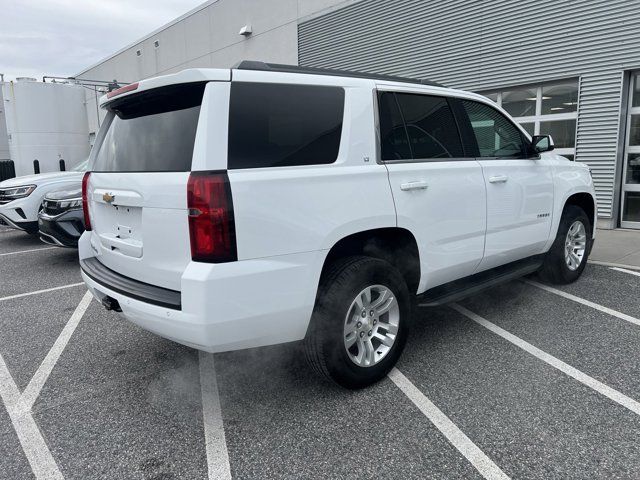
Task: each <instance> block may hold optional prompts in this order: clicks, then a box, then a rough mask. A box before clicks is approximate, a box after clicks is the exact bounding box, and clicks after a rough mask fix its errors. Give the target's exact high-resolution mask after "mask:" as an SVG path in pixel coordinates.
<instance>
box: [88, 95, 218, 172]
mask: <svg viewBox="0 0 640 480" xmlns="http://www.w3.org/2000/svg"><path fill="white" fill-rule="evenodd" d="M205 85H206V84H205V83H195V84H181V85H172V86H169V87H162V88H157V89H153V90H149V91H147V92H143V93H139V94H135V95H131V96H127V97H124V98H122V99H120V100H115V101H114V102H112V103H111V104H110V105H109V107H108V109H109V111H111V112H113V115H112V116H111V119H110V121H109V122H108V123H106V124H105V125H103V128H106V129H107V130H106V133H105V136H104V139H103V140H102V142H101V143H100V145H99V146H98V150H97V153H96V155H95V159H94V162H93V167H92V170H94V171H97V172H186V171H189V170H191V159H192V156H193V145H194V141H195V136H196V129H197V126H198V118H199V116H200V105H201V103H202V96H203V94H204V88H205Z"/></svg>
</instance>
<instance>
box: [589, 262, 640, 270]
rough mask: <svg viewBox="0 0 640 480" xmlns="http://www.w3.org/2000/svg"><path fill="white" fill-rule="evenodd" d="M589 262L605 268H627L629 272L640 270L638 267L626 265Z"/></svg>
mask: <svg viewBox="0 0 640 480" xmlns="http://www.w3.org/2000/svg"><path fill="white" fill-rule="evenodd" d="M588 262H589V263H593V264H594V265H600V266H603V267H620V268H626V269H629V270H640V267H636V266H634V265H625V264H624V263H612V262H600V261H598V260H588Z"/></svg>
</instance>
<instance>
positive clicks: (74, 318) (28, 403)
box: [22, 292, 93, 409]
mask: <svg viewBox="0 0 640 480" xmlns="http://www.w3.org/2000/svg"><path fill="white" fill-rule="evenodd" d="M92 299H93V295H92V294H91V292H87V293H85V294H84V297H82V300H80V303H79V304H78V306H77V307H76V309H75V311H74V312H73V314H72V315H71V318H69V321H68V322H67V324H66V325H65V326H64V328H63V329H62V332H61V333H60V335H59V336H58V339H57V340H56V342H55V343H54V344H53V347H51V350H49V353H47V356H46V357H45V358H44V360H43V361H42V363H41V364H40V366H39V367H38V370H36V373H35V375H34V376H33V377H32V378H31V380H30V381H29V384H28V385H27V387H26V388H25V389H24V391H23V392H22V401H23V403H24V405H25V407H26V408H28V409H31V407H33V404H34V403H36V400H37V398H38V395H40V391H41V390H42V387H43V386H44V384H45V382H46V381H47V379H48V378H49V375H50V374H51V371H52V370H53V367H54V366H55V365H56V363H57V362H58V359H59V358H60V355H61V354H62V351H63V350H64V349H65V347H66V346H67V343H69V339H70V338H71V335H73V332H74V331H75V329H76V327H77V326H78V323H80V320H82V317H83V316H84V313H85V312H86V311H87V308H89V304H90V303H91V300H92Z"/></svg>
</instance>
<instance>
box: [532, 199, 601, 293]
mask: <svg viewBox="0 0 640 480" xmlns="http://www.w3.org/2000/svg"><path fill="white" fill-rule="evenodd" d="M591 232H592V230H591V222H590V221H589V217H588V216H587V214H586V213H585V212H584V210H582V209H581V208H580V207H577V206H575V205H567V206H566V207H565V209H564V211H563V212H562V217H561V219H560V225H559V226H558V234H557V235H556V239H555V241H554V242H553V245H552V246H551V248H550V249H549V251H548V252H547V254H546V256H545V259H544V263H543V265H542V268H541V269H540V276H541V277H542V278H543V279H544V280H546V281H548V282H550V283H554V284H567V283H572V282H575V281H576V280H577V279H578V278H580V275H582V272H583V270H584V268H585V266H586V265H587V259H588V257H589V252H590V251H591V242H592V239H591V237H592V234H591Z"/></svg>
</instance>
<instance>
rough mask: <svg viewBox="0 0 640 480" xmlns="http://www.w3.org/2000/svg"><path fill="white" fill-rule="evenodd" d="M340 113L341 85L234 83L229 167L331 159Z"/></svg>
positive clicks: (335, 148) (336, 145) (337, 138)
mask: <svg viewBox="0 0 640 480" xmlns="http://www.w3.org/2000/svg"><path fill="white" fill-rule="evenodd" d="M343 113H344V90H343V89H342V88H338V87H322V86H310V85H277V84H264V83H233V84H232V86H231V106H230V112H229V168H259V167H284V166H292V165H317V164H325V163H333V162H335V161H336V159H337V157H338V149H339V147H340V136H341V134H342V117H343Z"/></svg>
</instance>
